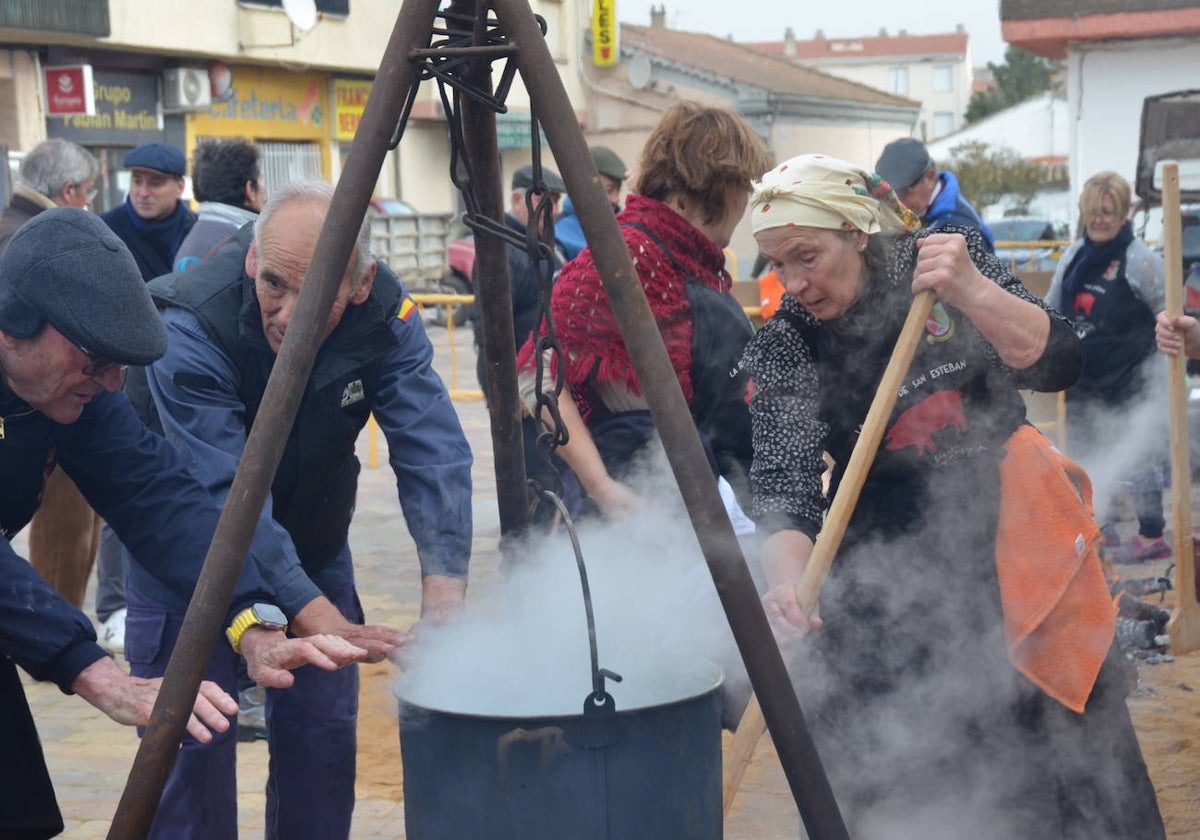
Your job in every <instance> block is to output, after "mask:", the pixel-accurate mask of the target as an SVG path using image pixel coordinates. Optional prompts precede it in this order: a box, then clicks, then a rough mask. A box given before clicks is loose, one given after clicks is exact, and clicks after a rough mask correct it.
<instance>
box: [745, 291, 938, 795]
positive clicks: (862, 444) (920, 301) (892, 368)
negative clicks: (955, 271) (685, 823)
mask: <svg viewBox="0 0 1200 840" xmlns="http://www.w3.org/2000/svg"><path fill="white" fill-rule="evenodd" d="M934 300H935V296H934V293H933V291H932V290H926V291H924V292H918V293H917V295H916V296H915V297H914V298H913V302H912V305H911V306H909V308H908V317H907V318H906V319H905V321H904V326H903V327H901V328H900V336H899V338H897V339H896V347H895V349H894V350H892V357H891V359H890V360H888V365H887V368H886V369H884V371H883V378H882V379H880V380H879V387H878V388H877V389H876V390H875V397H874V399H872V400H871V407H870V408H869V409H868V410H867V419H866V420H865V421H864V422H863V428H862V433H861V434H860V435H859V437H858V442H857V443H855V444H854V451H853V452H852V453H851V454H850V461H849V462H848V463H847V465H846V472H845V474H844V475H843V476H842V480H841V483H839V484H838V489H837V493H835V494H834V497H833V504H832V505H831V506H830V508H829V514H828V515H827V516H826V517H825V523H824V525H822V526H821V533H820V534H818V535H817V542H816V545H814V546H813V550H812V554H811V555H810V556H809V560H808V565H807V566H805V568H804V574H803V575H802V576H801V578H800V582H799V583H798V584H797V585H796V598H797V600H798V601H799V602H800V608H801V609H803V610H804V614H805V615H811V614H812V612H813V610H814V609H816V606H817V599H818V597H819V596H820V594H821V586H822V584H824V583H825V578H826V577H827V576H828V574H829V567H830V565H831V564H832V563H833V557H834V555H836V554H837V550H838V546H840V545H841V543H842V537H843V536H845V534H846V526H847V524H849V522H850V514H851V513H853V512H854V506H855V505H856V504H857V503H858V496H859V494H860V493H861V492H862V487H863V482H864V481H865V480H866V477H867V472H868V471H869V470H870V469H871V464H872V462H874V460H875V453H876V452H877V451H878V450H879V443H880V441H882V440H883V431H884V429H885V428H887V421H888V418H889V417H891V414H892V409H893V408H895V407H896V399H897V397H898V395H899V392H900V386H901V384H903V382H904V377H905V375H906V374H907V373H908V367H909V365H911V364H912V359H913V355H914V354H915V353H916V352H917V344H918V342H920V340H921V330H922V329H923V328H924V326H925V322H926V320H928V318H929V311H930V310H931V309H933V304H934ZM765 729H766V721H765V720H764V719H763V713H762V707H761V706H759V705H758V698H756V697H755V696H754V695H753V694H752V695H750V702H749V703H748V704H747V706H746V710H745V711H744V712H743V713H742V719H741V720H740V721H739V722H738V727H737V730H736V731H735V732H734V734H733V743H732V744H731V745H730V748H729V750H728V752H727V753H726V755H725V767H724V774H723V779H722V782H723V786H724V809H725V810H724V812H725V813H726V814H728V813H729V809H730V807H731V806H732V805H733V800H734V798H735V797H736V796H737V790H738V787H739V786H740V785H741V783H742V776H744V775H745V773H746V767H747V766H749V764H750V759H751V758H752V757H753V755H754V748H755V747H756V746H757V745H758V740H759V738H761V737H762V733H763V731H764V730H765Z"/></svg>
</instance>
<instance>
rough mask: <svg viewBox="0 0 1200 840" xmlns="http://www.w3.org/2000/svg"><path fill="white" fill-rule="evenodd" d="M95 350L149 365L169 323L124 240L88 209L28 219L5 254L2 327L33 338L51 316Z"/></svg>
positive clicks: (0, 260)
mask: <svg viewBox="0 0 1200 840" xmlns="http://www.w3.org/2000/svg"><path fill="white" fill-rule="evenodd" d="M47 321H48V322H50V323H51V324H52V325H54V328H55V329H57V330H58V331H59V332H60V333H62V334H63V335H64V336H66V337H67V338H68V339H70V340H71V341H72V342H74V343H75V344H77V345H79V346H80V347H83V348H86V350H87V352H89V353H91V354H92V355H93V356H95V357H97V358H102V359H105V360H107V361H111V362H117V363H119V364H123V365H148V364H150V363H151V362H153V361H154V360H155V359H157V358H158V357H159V356H161V355H162V354H163V353H164V352H166V349H167V331H166V328H165V327H164V326H163V322H162V318H161V317H160V316H159V314H158V310H157V309H155V307H154V302H153V301H152V300H151V299H150V293H149V292H148V291H147V290H146V284H145V282H144V281H143V280H142V274H141V272H140V271H139V270H138V267H137V263H136V262H134V259H133V255H132V254H130V253H129V249H128V248H126V247H125V243H124V242H122V241H121V240H120V239H118V238H117V235H116V234H115V233H113V232H112V231H111V230H110V229H109V227H108V225H106V224H105V223H104V222H102V221H101V220H100V219H99V217H97V216H94V215H92V214H91V213H89V212H87V211H86V210H79V209H76V208H74V207H57V208H55V209H53V210H47V211H45V212H43V213H39V214H38V215H37V216H34V217H33V218H32V219H30V220H29V221H28V222H26V223H25V224H24V225H23V226H22V227H21V229H20V230H18V231H17V233H16V235H15V236H13V238H12V240H11V241H10V242H9V243H8V250H6V251H5V252H4V255H3V256H0V330H3V331H4V332H5V333H6V334H8V335H10V336H12V337H14V338H32V337H33V336H35V335H37V334H38V333H39V332H40V331H41V330H42V327H43V326H44V325H45V324H46V322H47Z"/></svg>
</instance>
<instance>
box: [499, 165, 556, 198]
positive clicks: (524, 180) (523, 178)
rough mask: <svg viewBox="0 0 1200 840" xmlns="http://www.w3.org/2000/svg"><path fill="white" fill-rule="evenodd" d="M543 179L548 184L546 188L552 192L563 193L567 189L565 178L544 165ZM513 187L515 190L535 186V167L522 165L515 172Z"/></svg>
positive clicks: (528, 188) (529, 188)
mask: <svg viewBox="0 0 1200 840" xmlns="http://www.w3.org/2000/svg"><path fill="white" fill-rule="evenodd" d="M542 181H544V182H545V184H546V189H548V190H549V191H550V192H552V193H558V194H559V195H562V194H563V193H565V192H566V191H567V185H566V184H564V183H563V179H562V178H560V177H559V175H558V173H557V172H555V171H554V170H553V169H550V168H548V167H545V166H543V167H542ZM512 188H513V189H514V190H531V189H533V188H534V183H533V167H532V166H529V165H526V166H522V167H521V168H520V169H518V170H517V171H516V172H514V173H513V179H512Z"/></svg>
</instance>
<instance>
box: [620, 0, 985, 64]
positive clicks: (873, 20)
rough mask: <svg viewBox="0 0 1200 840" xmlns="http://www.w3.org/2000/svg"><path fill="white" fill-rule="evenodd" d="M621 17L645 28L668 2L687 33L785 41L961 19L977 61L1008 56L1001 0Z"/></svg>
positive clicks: (924, 27) (644, 8) (643, 5)
mask: <svg viewBox="0 0 1200 840" xmlns="http://www.w3.org/2000/svg"><path fill="white" fill-rule="evenodd" d="M616 4H617V19H618V20H620V21H623V22H626V23H635V24H638V25H639V26H648V25H649V24H650V7H651V6H657V5H663V6H665V7H666V10H667V26H669V27H670V28H672V29H681V30H684V31H686V32H707V33H709V34H710V35H717V36H719V37H722V38H723V37H725V36H727V35H732V36H733V39H734V40H735V41H782V40H783V32H784V30H785V29H786V28H787V27H789V26H790V27H791V28H792V31H793V32H795V33H796V37H797V38H800V39H808V38H812V37H813V35H814V34H815V33H816V31H817V30H818V29H820V30H822V31H823V32H824V33H825V35H826V37H829V38H852V37H855V36H859V35H877V34H879V30H880V28H885V29H887V31H888V33H889V34H893V35H894V34H896V33H897V32H899V31H900V30H901V29H904V30H906V31H907V32H908V33H909V34H910V35H932V34H937V33H945V32H953V31H954V28H955V26H956V25H957V24H959V23H961V24H962V25H963V26H964V27H965V28H966V30H967V33H968V34H969V35H970V36H971V59H972V61H973V62H974V63H975V65H976V66H982V65H984V64H987V63H988V62H989V61H991V62H996V63H999V62H1001V61H1002V60H1003V59H1004V42H1003V41H1001V39H1000V4H999V0H957V2H954V3H949V2H945V0H932V2H930V0H926V2H924V3H911V2H909V3H905V2H897V0H849V2H840V3H839V2H833V3H777V2H755V3H739V2H737V0H616Z"/></svg>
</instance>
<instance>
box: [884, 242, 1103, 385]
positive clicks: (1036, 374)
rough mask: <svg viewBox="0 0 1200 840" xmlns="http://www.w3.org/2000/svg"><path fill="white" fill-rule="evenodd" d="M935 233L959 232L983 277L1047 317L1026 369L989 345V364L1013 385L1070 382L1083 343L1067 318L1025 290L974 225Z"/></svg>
mask: <svg viewBox="0 0 1200 840" xmlns="http://www.w3.org/2000/svg"><path fill="white" fill-rule="evenodd" d="M929 232H933V231H929ZM929 232H924V231H923V232H922V233H920V234H918V235H917V236H918V238H920V237H921V236H923V235H927V234H928V233H929ZM936 232H937V233H959V234H962V236H963V237H964V238H965V239H966V240H967V251H968V252H969V253H970V255H971V261H972V262H974V263H975V267H976V268H978V269H979V271H980V273H982V274H983V276H985V277H987V278H988V279H990V280H992V281H993V282H995V283H996V284H997V285H999V286H1001V287H1002V288H1004V290H1005V291H1007V292H1009V293H1010V294H1013V295H1016V296H1017V297H1019V298H1021V299H1023V300H1027V301H1029V302H1030V303H1033V304H1036V305H1037V306H1039V307H1041V308H1042V309H1043V310H1044V311H1045V312H1046V314H1047V315H1048V316H1050V335H1049V337H1048V338H1047V340H1046V349H1045V350H1044V351H1043V352H1042V356H1041V358H1040V359H1038V360H1037V361H1036V362H1034V363H1033V364H1032V365H1030V366H1029V367H1027V368H1024V369H1022V370H1016V369H1015V368H1012V367H1009V366H1008V365H1006V364H1005V363H1004V362H1003V361H1002V360H1001V359H1000V355H999V354H998V353H997V352H996V349H995V348H994V347H992V346H991V345H990V344H989V345H988V347H987V353H988V357H989V359H990V360H991V363H992V365H993V366H995V367H998V368H1001V369H1003V370H1004V371H1005V373H1006V374H1007V375H1008V377H1009V378H1010V379H1011V381H1012V383H1013V385H1015V386H1016V387H1017V388H1025V389H1029V390H1032V391H1043V392H1053V391H1062V390H1065V389H1067V388H1069V387H1071V386H1072V385H1074V384H1075V382H1076V380H1078V379H1079V374H1080V373H1082V371H1083V345H1082V344H1081V343H1080V341H1079V338H1078V337H1077V336H1076V335H1075V330H1074V328H1073V327H1072V326H1071V322H1070V321H1069V320H1067V317H1066V316H1065V315H1063V314H1062V313H1061V312H1059V311H1058V310H1057V309H1055V308H1054V307H1052V306H1050V305H1049V304H1047V303H1046V302H1045V301H1044V300H1042V299H1041V298H1039V297H1038V296H1037V295H1035V294H1034V293H1033V292H1031V291H1029V289H1028V288H1026V286H1025V284H1024V282H1022V280H1021V278H1020V277H1018V276H1017V275H1016V274H1015V273H1013V271H1012V270H1011V269H1010V268H1009V267H1008V266H1007V265H1005V264H1004V263H1003V262H1001V261H1000V260H999V259H998V258H997V257H996V255H995V254H993V253H992V252H991V251H990V250H988V247H987V242H986V240H985V239H984V238H983V234H981V233H980V232H979V231H978V230H976V229H975V228H968V227H954V226H950V225H947V226H944V227H940V228H938V229H937V231H936ZM915 250H916V249H915V248H913V250H912V253H911V257H910V259H911V260H912V264H910V265H909V266H908V270H907V273H908V274H909V276H911V274H912V265H913V264H915V261H916V254H915ZM902 270H903V269H902Z"/></svg>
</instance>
